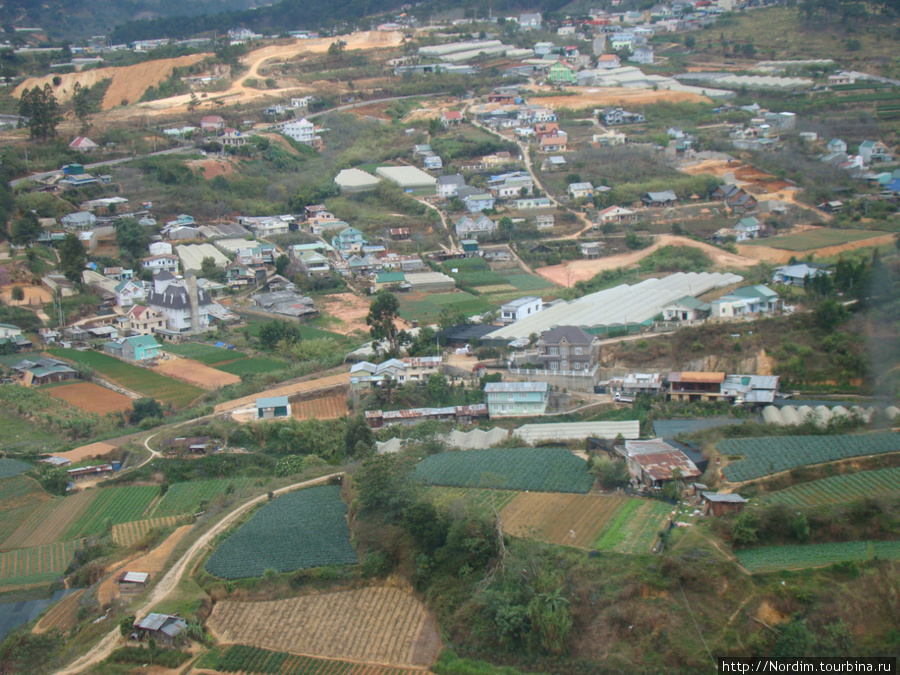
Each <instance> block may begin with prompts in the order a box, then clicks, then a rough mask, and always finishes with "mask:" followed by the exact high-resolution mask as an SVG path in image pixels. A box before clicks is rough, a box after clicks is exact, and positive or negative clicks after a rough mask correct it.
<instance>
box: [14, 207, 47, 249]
mask: <svg viewBox="0 0 900 675" xmlns="http://www.w3.org/2000/svg"><path fill="white" fill-rule="evenodd" d="M39 236H41V224H40V223H39V222H38V219H37V216H36V215H35V214H34V213H33V212H31V211H28V212H26V213H23V214H22V215H21V217H19V218H16V219H15V220H14V221H13V224H12V228H11V229H10V233H9V238H10V241H12V243H13V244H15V245H16V246H27V245H28V244H30V243H32V242H33V241H34V240H35V239H37V238H38V237H39Z"/></svg>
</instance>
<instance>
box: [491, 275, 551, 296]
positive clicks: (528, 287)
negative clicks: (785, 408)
mask: <svg viewBox="0 0 900 675" xmlns="http://www.w3.org/2000/svg"><path fill="white" fill-rule="evenodd" d="M503 280H504V281H505V282H506V283H508V284H512V285H513V286H515V287H516V288H517V289H518V290H520V291H541V290H544V289H545V288H555V286H554V285H553V283H552V282H550V281H547V280H546V279H544V278H543V277H538V276H535V275H533V274H526V273H524V272H520V273H517V274H504V275H503Z"/></svg>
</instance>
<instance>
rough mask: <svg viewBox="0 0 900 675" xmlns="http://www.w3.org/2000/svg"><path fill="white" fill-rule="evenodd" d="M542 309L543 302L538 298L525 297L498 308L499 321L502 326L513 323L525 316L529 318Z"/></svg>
mask: <svg viewBox="0 0 900 675" xmlns="http://www.w3.org/2000/svg"><path fill="white" fill-rule="evenodd" d="M543 307H544V302H543V300H541V299H540V298H536V297H534V296H532V295H526V296H525V297H524V298H518V299H517V300H512V301H510V302H507V303H506V304H504V305H502V306H501V307H500V321H501V322H502V323H504V324H507V323H514V322H516V321H518V320H519V319H524V318H525V317H526V316H531V315H532V314H536V313H537V312H540V311H541V309H543Z"/></svg>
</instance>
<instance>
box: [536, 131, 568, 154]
mask: <svg viewBox="0 0 900 675" xmlns="http://www.w3.org/2000/svg"><path fill="white" fill-rule="evenodd" d="M567 143H568V134H566V133H565V132H560V133H559V134H558V135H556V136H545V137H544V138H542V139H541V140H540V142H539V143H538V149H539V150H540V151H541V152H565V151H566V149H567Z"/></svg>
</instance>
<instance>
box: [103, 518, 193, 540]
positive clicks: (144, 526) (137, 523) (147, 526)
mask: <svg viewBox="0 0 900 675" xmlns="http://www.w3.org/2000/svg"><path fill="white" fill-rule="evenodd" d="M179 520H183V519H182V518H180V517H179V516H167V517H164V518H147V519H146V520H134V521H132V522H130V523H121V524H119V525H113V529H112V536H113V541H114V542H116V543H117V544H118V545H119V546H123V547H127V546H131V545H132V544H136V543H137V542H139V541H140V540H141V539H143V538H144V536H146V534H147V533H148V532H149V531H150V530H151V529H153V528H154V527H169V526H170V525H177V524H178V521H179Z"/></svg>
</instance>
